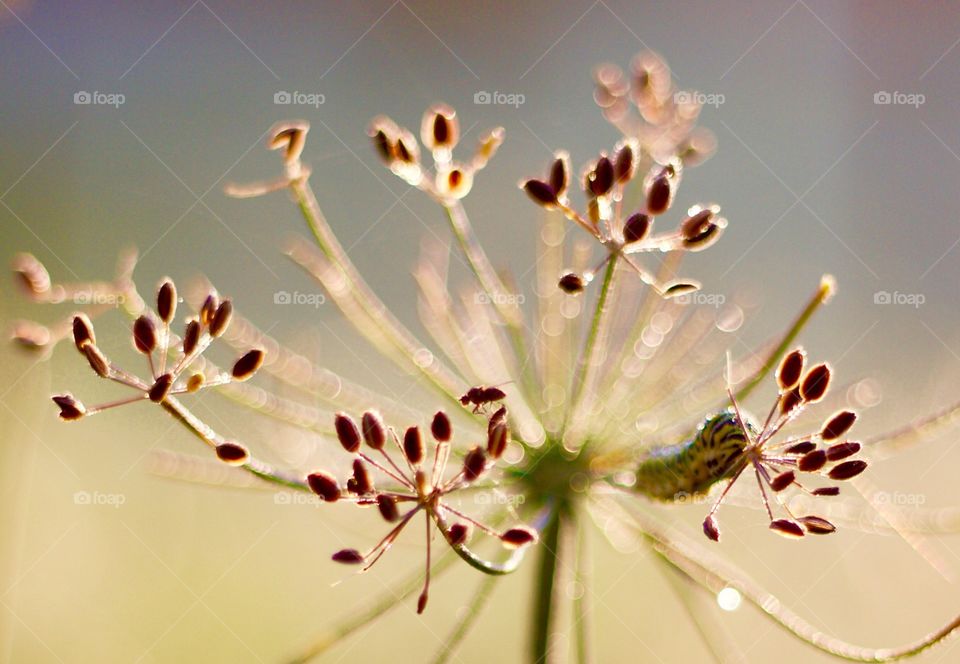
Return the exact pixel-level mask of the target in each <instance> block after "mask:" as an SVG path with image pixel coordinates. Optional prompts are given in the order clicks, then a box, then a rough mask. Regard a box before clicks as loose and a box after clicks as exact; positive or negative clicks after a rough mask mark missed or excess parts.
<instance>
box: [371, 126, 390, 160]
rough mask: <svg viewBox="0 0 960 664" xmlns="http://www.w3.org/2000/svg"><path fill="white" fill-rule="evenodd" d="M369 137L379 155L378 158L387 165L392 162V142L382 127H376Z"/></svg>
mask: <svg viewBox="0 0 960 664" xmlns="http://www.w3.org/2000/svg"><path fill="white" fill-rule="evenodd" d="M371 138H372V139H373V147H374V149H375V150H376V151H377V154H378V155H380V159H382V160H383V163H385V164H387V165H388V166H389V165H390V163H391V162H393V142H392V141H391V140H390V137H389V136H387V134H386V132H384V131H383V129H377V130H376V132H374V134H373V136H372V137H371Z"/></svg>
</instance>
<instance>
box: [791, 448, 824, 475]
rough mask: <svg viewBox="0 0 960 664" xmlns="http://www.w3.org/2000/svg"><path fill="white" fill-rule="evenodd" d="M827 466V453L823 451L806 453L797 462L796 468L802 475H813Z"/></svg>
mask: <svg viewBox="0 0 960 664" xmlns="http://www.w3.org/2000/svg"><path fill="white" fill-rule="evenodd" d="M825 465H827V453H826V452H825V451H824V450H814V451H812V452H807V453H806V454H804V455H803V456H802V457H800V458H799V459H798V460H797V468H798V469H799V470H800V472H803V473H815V472H817V471H818V470H820V469H821V468H823V467H824V466H825Z"/></svg>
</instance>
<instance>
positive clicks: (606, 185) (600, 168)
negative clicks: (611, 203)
mask: <svg viewBox="0 0 960 664" xmlns="http://www.w3.org/2000/svg"><path fill="white" fill-rule="evenodd" d="M613 182H614V173H613V163H612V162H611V161H610V160H609V159H608V158H607V157H600V158H599V159H598V160H597V164H596V166H594V167H593V170H592V171H591V172H590V174H589V175H588V176H587V184H588V185H589V187H590V193H591V194H593V195H594V196H604V195H606V194H609V193H610V190H611V189H613Z"/></svg>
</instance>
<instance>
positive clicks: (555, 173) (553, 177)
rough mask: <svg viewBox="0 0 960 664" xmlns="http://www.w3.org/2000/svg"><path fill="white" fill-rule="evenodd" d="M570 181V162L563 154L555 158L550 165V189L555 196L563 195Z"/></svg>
mask: <svg viewBox="0 0 960 664" xmlns="http://www.w3.org/2000/svg"><path fill="white" fill-rule="evenodd" d="M569 182H570V163H569V161H568V160H567V158H566V156H564V155H561V156H558V157H557V158H556V159H554V160H553V165H551V166H550V183H549V186H550V189H552V190H553V193H554V195H555V196H562V195H563V193H564V192H565V191H566V190H567V184H569Z"/></svg>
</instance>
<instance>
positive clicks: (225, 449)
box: [216, 443, 250, 466]
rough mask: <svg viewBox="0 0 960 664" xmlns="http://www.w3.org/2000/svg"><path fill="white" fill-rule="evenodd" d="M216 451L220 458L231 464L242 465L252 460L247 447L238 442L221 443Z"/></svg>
mask: <svg viewBox="0 0 960 664" xmlns="http://www.w3.org/2000/svg"><path fill="white" fill-rule="evenodd" d="M216 452H217V458H218V459H220V460H221V461H223V462H224V463H227V464H230V465H231V466H242V465H243V464H245V463H247V461H249V460H250V454H249V453H248V452H247V449H246V448H245V447H244V446H243V445H239V444H237V443H220V444H219V445H217V448H216Z"/></svg>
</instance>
